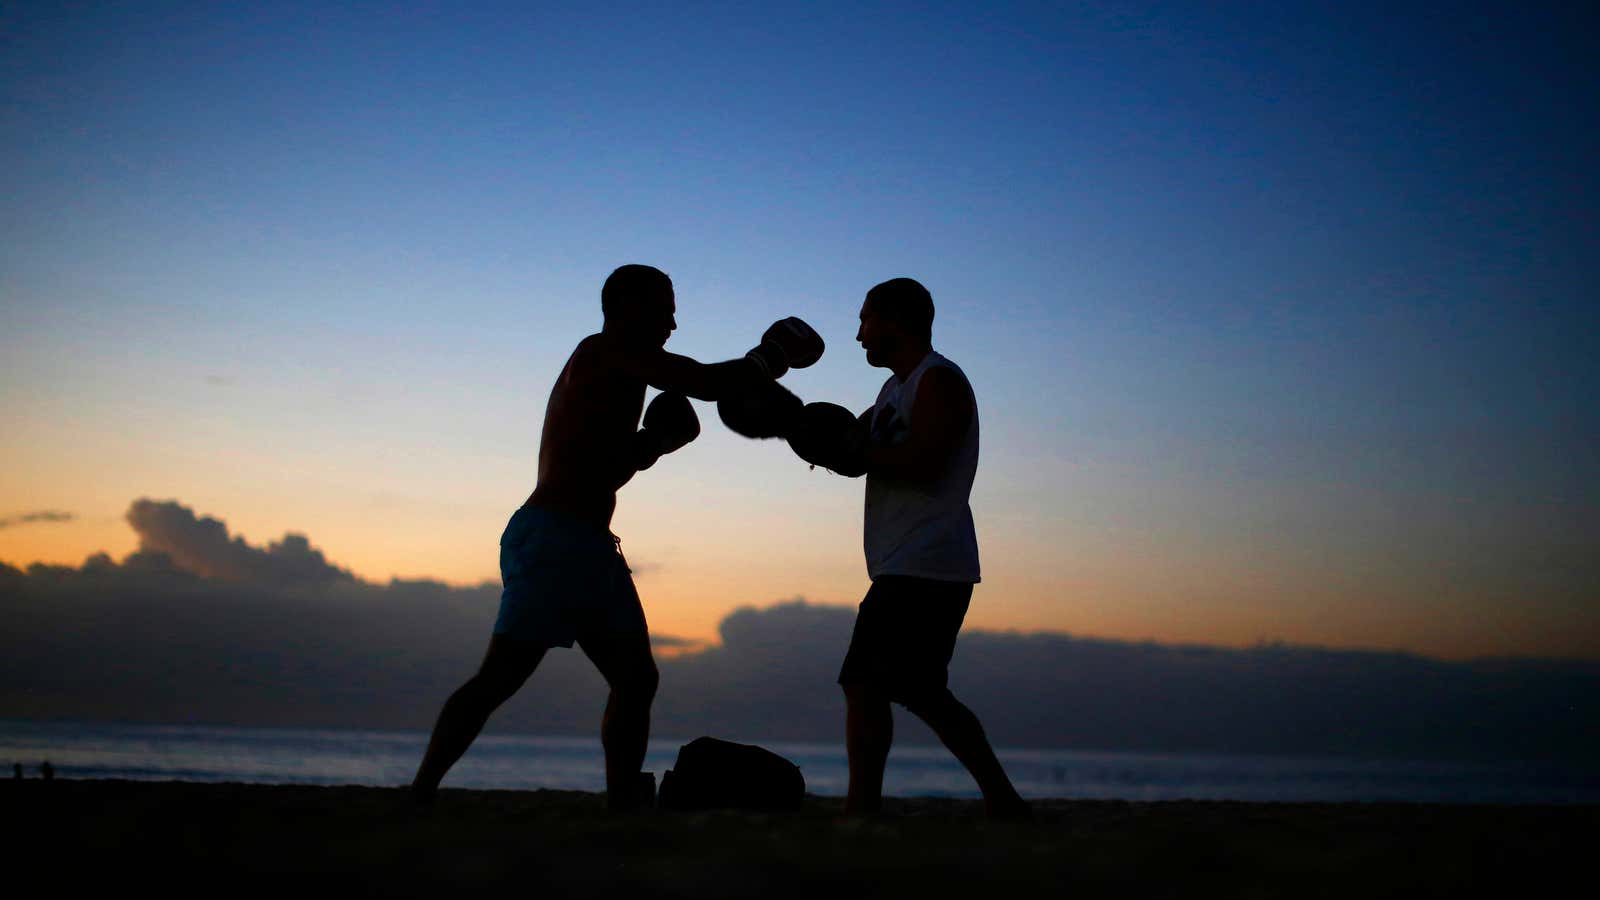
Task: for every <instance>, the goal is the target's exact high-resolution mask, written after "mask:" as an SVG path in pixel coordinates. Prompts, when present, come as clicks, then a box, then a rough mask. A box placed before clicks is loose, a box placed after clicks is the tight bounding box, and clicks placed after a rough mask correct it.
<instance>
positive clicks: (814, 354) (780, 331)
mask: <svg viewBox="0 0 1600 900" xmlns="http://www.w3.org/2000/svg"><path fill="white" fill-rule="evenodd" d="M824 349H826V345H825V344H823V342H822V335H820V334H817V332H816V331H815V330H814V329H813V328H812V327H811V326H810V325H807V324H806V323H805V322H802V321H800V320H799V319H797V318H795V317H794V316H790V317H789V318H787V319H779V320H778V321H776V322H773V323H772V325H771V327H769V328H768V329H767V330H766V332H765V333H763V334H762V335H761V343H760V344H758V345H756V347H755V349H753V350H751V351H750V352H749V353H746V354H745V358H747V359H751V360H754V361H755V363H756V365H758V366H760V367H761V371H763V372H765V373H766V374H767V375H768V376H769V377H771V378H782V377H783V375H784V373H785V372H787V371H789V370H790V369H804V368H805V367H806V366H809V365H812V364H814V363H815V362H816V361H817V360H819V359H821V358H822V351H823V350H824Z"/></svg>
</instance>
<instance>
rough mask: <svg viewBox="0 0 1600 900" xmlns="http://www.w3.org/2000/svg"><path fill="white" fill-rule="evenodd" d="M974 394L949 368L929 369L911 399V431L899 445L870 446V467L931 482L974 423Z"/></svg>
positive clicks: (876, 470)
mask: <svg viewBox="0 0 1600 900" xmlns="http://www.w3.org/2000/svg"><path fill="white" fill-rule="evenodd" d="M972 413H973V409H972V395H971V394H970V393H969V392H968V391H967V389H966V386H965V385H963V384H962V383H961V379H960V377H958V376H957V375H956V373H954V372H952V371H950V370H949V369H946V368H942V367H936V368H932V369H929V370H928V371H927V372H926V373H925V374H924V375H923V376H922V381H921V383H920V384H919V385H918V387H917V396H916V398H915V399H914V400H913V401H912V407H911V430H910V432H909V433H908V434H907V435H906V439H905V440H904V441H901V442H900V443H898V444H886V445H879V444H872V445H869V446H868V447H867V470H868V471H869V472H872V473H874V474H878V475H885V476H888V477H890V478H897V479H903V480H906V481H932V480H933V479H934V478H936V477H938V475H939V473H940V472H942V471H944V468H945V465H946V464H947V463H948V462H949V460H950V458H951V457H952V456H954V455H955V452H956V450H957V449H958V448H959V447H960V446H961V439H962V438H963V437H964V436H966V433H967V427H968V426H969V425H970V424H971V423H972Z"/></svg>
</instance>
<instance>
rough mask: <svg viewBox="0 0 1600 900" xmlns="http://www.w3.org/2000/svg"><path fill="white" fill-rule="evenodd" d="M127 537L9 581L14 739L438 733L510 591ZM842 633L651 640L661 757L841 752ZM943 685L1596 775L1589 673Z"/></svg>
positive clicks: (1001, 642) (528, 701)
mask: <svg viewBox="0 0 1600 900" xmlns="http://www.w3.org/2000/svg"><path fill="white" fill-rule="evenodd" d="M128 522H129V524H130V525H131V526H132V527H133V528H134V529H135V531H136V532H137V533H138V535H139V539H140V550H139V551H138V552H136V553H133V554H131V555H129V556H128V557H127V558H126V559H124V560H123V561H121V562H120V563H119V562H116V561H114V560H112V559H110V558H109V557H106V556H104V555H100V556H96V557H93V558H91V559H89V560H88V561H86V562H85V563H84V565H82V566H80V567H60V566H42V565H38V566H32V567H30V568H29V569H27V570H26V571H22V570H18V569H16V568H13V567H9V566H4V565H0V616H3V617H4V627H3V628H0V717H12V718H41V719H112V720H121V721H151V722H204V723H213V724H247V725H285V726H288V725H296V726H314V727H358V728H419V729H425V728H428V727H430V726H431V725H432V720H433V718H434V716H435V715H436V714H437V713H438V710H439V706H440V704H441V703H442V702H443V701H444V698H445V697H446V696H448V695H449V693H450V691H451V690H453V689H454V688H455V687H456V686H457V685H458V684H459V683H460V682H461V681H462V680H463V679H465V678H466V677H467V676H469V675H470V674H471V673H472V671H473V669H474V668H475V667H476V665H477V662H478V660H479V659H480V658H481V656H482V653H483V648H484V645H485V643H486V641H487V638H488V634H489V629H490V626H491V625H492V623H493V621H494V616H495V612H496V608H497V605H498V598H499V588H498V586H497V585H492V584H485V585H481V586H477V587H468V588H456V587H450V586H448V585H444V584H440V583H437V582H431V581H399V580H396V581H390V582H388V583H387V584H379V583H373V582H367V581H363V580H361V579H359V578H356V577H354V576H353V575H351V574H350V573H349V572H348V571H347V570H344V569H341V568H338V567H337V566H334V565H332V564H330V563H329V562H328V561H327V560H326V558H325V557H324V556H323V554H322V552H321V551H319V550H317V549H315V548H314V547H312V546H311V544H310V542H309V541H308V540H306V538H304V537H303V536H298V535H286V536H285V537H284V538H283V539H282V540H281V541H278V542H274V543H271V544H269V545H268V546H266V547H264V548H262V547H255V546H251V545H249V544H248V543H246V542H245V541H243V540H242V539H240V538H238V537H231V536H229V534H228V532H227V528H226V526H225V525H224V523H222V522H221V521H219V520H217V519H214V518H210V517H198V516H196V515H195V514H194V513H193V512H192V511H191V510H188V509H186V508H185V507H183V506H181V505H179V504H177V503H173V502H155V501H149V500H140V501H138V502H136V503H134V504H133V506H132V507H131V508H130V510H129V513H128ZM853 618H854V610H853V609H851V608H848V607H837V606H823V605H816V604H810V603H806V602H805V601H804V600H803V599H798V598H797V599H794V600H790V601H785V602H779V603H775V604H772V605H769V606H765V607H760V608H757V607H753V606H747V607H742V608H740V609H737V610H734V611H733V612H731V613H730V614H729V615H728V616H727V617H726V618H725V619H724V620H723V622H722V625H721V637H722V643H721V644H720V645H716V646H710V647H705V648H702V649H698V650H696V649H692V648H693V647H694V646H697V645H696V644H694V642H688V641H684V640H683V639H680V638H675V637H673V636H671V635H661V636H658V638H657V645H658V646H661V647H663V648H667V647H670V648H674V649H677V650H680V651H682V652H679V653H678V654H677V655H675V656H671V657H668V658H663V659H661V660H660V667H661V672H662V687H661V694H660V697H659V698H658V700H657V708H656V717H655V728H654V730H655V733H657V734H658V735H666V736H684V737H692V736H694V735H698V734H716V735H720V736H723V737H729V738H732V739H736V740H814V741H830V742H832V741H840V740H842V734H843V704H842V701H841V699H840V696H839V691H838V688H837V686H836V685H835V684H834V677H835V676H836V674H837V671H838V664H839V660H840V658H841V657H842V655H843V653H844V648H845V645H846V644H847V643H848V641H849V636H850V629H851V625H852V622H853ZM685 648H689V649H685ZM951 684H952V687H953V688H954V689H955V690H956V692H957V693H958V695H959V696H961V697H962V698H963V699H964V700H965V701H966V702H967V703H968V705H970V706H972V707H973V709H974V710H976V711H977V712H978V714H979V716H980V717H981V718H982V719H983V721H984V724H985V726H986V727H987V728H988V730H989V732H990V735H991V737H992V738H993V740H994V741H995V743H997V744H999V745H1003V746H1037V747H1070V748H1082V749H1121V750H1144V751H1154V752H1160V751H1211V752H1230V753H1295V754H1327V755H1363V756H1393V757H1411V758H1458V759H1486V758H1487V759H1532V760H1539V759H1568V760H1592V759H1595V758H1600V715H1597V713H1600V664H1593V663H1584V662H1570V661H1546V660H1483V661H1474V662H1443V661H1439V660H1433V659H1428V658H1424V657H1419V656H1414V655H1410V654H1403V653H1375V652H1360V651H1337V650H1327V649H1321V648H1313V647H1293V646H1263V647H1257V648H1251V649H1244V650H1238V649H1227V648H1217V647H1203V646H1173V645H1164V644H1156V643H1132V642H1124V641H1109V640H1097V639H1089V638H1080V637H1074V636H1071V635H1066V634H1027V635H1023V634H1012V633H999V632H988V631H981V630H973V631H967V632H963V634H962V637H961V642H960V646H959V647H958V649H957V652H956V659H955V662H954V664H953V665H952V667H951ZM604 703H605V686H604V683H603V682H602V681H601V679H600V678H599V676H598V675H597V674H595V672H594V671H593V669H592V668H591V667H590V666H589V664H588V662H587V661H586V660H585V659H584V658H583V656H582V654H581V653H577V652H562V651H556V652H552V653H551V654H550V655H549V656H548V657H547V661H546V663H545V664H544V665H542V666H541V668H540V670H539V672H537V673H536V674H535V675H534V677H533V679H532V680H531V681H530V682H529V684H528V686H527V687H526V688H524V690H523V691H522V693H521V694H520V695H518V696H517V697H516V698H514V699H513V700H512V701H511V703H509V704H507V706H506V707H505V708H504V709H502V710H501V711H500V713H499V714H497V716H496V718H495V719H494V720H493V721H492V723H491V728H492V729H495V730H500V731H518V732H531V733H543V734H588V733H591V732H593V731H594V729H595V728H596V727H597V724H598V721H599V715H600V711H601V709H602V708H603V706H604ZM897 719H898V722H899V723H900V724H899V728H900V735H901V739H902V740H908V741H918V742H931V741H932V740H933V738H932V736H931V734H929V733H928V732H927V731H926V729H924V728H922V727H921V726H920V724H918V723H915V722H914V721H913V719H912V717H911V716H909V715H906V714H905V713H903V712H901V713H899V714H897Z"/></svg>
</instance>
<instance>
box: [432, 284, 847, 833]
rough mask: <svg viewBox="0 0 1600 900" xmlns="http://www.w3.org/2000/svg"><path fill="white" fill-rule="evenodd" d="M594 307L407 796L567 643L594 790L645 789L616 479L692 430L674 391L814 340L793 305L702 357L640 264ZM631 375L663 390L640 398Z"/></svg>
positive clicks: (812, 347)
mask: <svg viewBox="0 0 1600 900" xmlns="http://www.w3.org/2000/svg"><path fill="white" fill-rule="evenodd" d="M600 308H601V312H602V315H603V318H604V324H603V326H602V328H601V330H600V331H599V333H597V334H591V335H589V336H588V337H585V338H584V339H583V340H581V341H579V342H578V346H577V348H576V349H575V350H573V352H572V355H571V357H570V358H569V359H568V360H567V364H566V367H565V368H563V369H562V371H561V374H560V375H559V376H558V377H557V378H556V383H555V387H554V389H553V390H552V391H551V393H550V400H549V404H548V405H547V406H546V409H545V417H544V430H543V434H542V435H541V437H540V442H539V469H538V484H537V486H536V487H535V488H534V490H533V494H532V495H531V496H529V497H528V499H527V501H526V502H525V503H524V504H523V505H522V506H521V507H520V508H519V509H518V510H517V511H516V512H515V513H514V514H513V515H512V516H511V520H510V522H509V523H508V524H507V525H506V529H505V532H504V534H502V535H501V538H500V575H501V580H502V581H503V583H504V590H503V592H502V594H501V598H500V614H499V618H498V619H497V620H496V622H495V625H494V633H493V635H492V636H491V637H490V639H489V648H488V652H487V653H486V655H485V656H484V659H483V662H482V664H481V665H480V666H479V669H478V672H477V674H476V675H474V676H473V677H472V678H471V679H469V680H468V681H467V682H466V684H464V685H462V686H461V687H460V688H459V689H458V690H457V691H456V692H455V693H454V694H452V695H451V696H450V699H449V700H448V701H446V702H445V705H444V709H443V711H441V712H440V714H439V720H438V723H437V724H436V725H435V726H434V729H433V735H432V737H431V739H430V740H429V742H428V749H427V752H426V753H425V754H424V756H423V758H422V764H421V766H420V767H419V768H418V770H417V775H416V778H415V779H414V780H413V782H412V786H411V787H412V792H413V796H414V797H416V798H417V800H418V801H420V802H429V801H431V800H432V799H433V797H434V796H435V794H436V792H437V790H438V787H439V782H440V780H442V779H443V778H444V775H445V773H446V772H447V771H449V769H450V767H451V766H452V765H454V764H455V762H456V760H458V759H460V758H461V755H462V754H463V753H465V752H466V750H467V748H468V747H469V746H470V745H471V744H472V741H473V740H474V739H475V738H476V737H477V735H478V733H479V731H481V730H482V728H483V725H484V723H485V722H486V721H487V720H488V718H489V715H490V714H491V713H492V712H494V710H495V709H497V708H498V707H499V706H500V705H501V704H502V703H504V702H505V701H506V700H508V699H509V698H510V697H511V696H512V694H514V693H516V691H517V689H518V688H520V687H521V686H522V684H523V682H525V681H526V680H527V678H528V676H529V675H531V674H533V671H534V669H535V668H536V667H537V666H538V665H539V662H540V660H542V659H543V658H544V654H545V651H547V650H548V649H550V648H551V647H571V646H572V645H573V644H574V643H576V644H577V645H578V646H579V647H580V648H582V650H583V652H584V654H585V655H587V656H588V657H589V659H590V661H591V662H593V663H594V665H595V668H597V669H599V670H600V674H601V675H603V676H604V677H605V679H606V683H607V684H608V685H609V686H610V697H609V698H608V699H607V701H606V708H605V713H604V716H603V718H602V719H601V725H600V741H601V745H602V746H603V748H604V750H605V759H606V798H607V804H608V805H609V806H610V807H611V808H612V809H618V810H623V809H631V808H635V807H638V806H642V805H648V804H649V803H651V802H652V799H653V797H652V794H653V788H652V787H651V785H652V783H653V782H652V781H651V779H650V776H648V775H647V774H645V773H641V772H640V771H639V769H640V766H641V765H642V764H643V762H644V756H645V749H646V745H647V743H648V740H649V731H650V706H651V703H652V701H653V700H654V698H655V693H656V685H657V681H658V674H657V671H656V664H655V659H654V657H653V656H652V655H651V651H650V633H649V630H648V628H647V626H646V624H645V616H644V609H643V607H642V606H641V605H640V602H639V595H638V592H637V591H636V590H635V589H634V585H633V579H632V577H631V574H630V570H629V569H628V566H627V563H626V561H625V560H624V559H623V557H622V542H621V539H620V538H618V537H616V536H615V535H613V534H612V533H611V517H612V513H613V511H614V510H615V509H616V505H617V490H618V489H619V488H621V487H622V486H623V485H624V484H627V483H628V481H629V480H630V479H631V478H633V476H634V474H635V473H637V472H642V471H644V470H645V469H648V468H650V467H651V466H652V465H654V464H655V462H656V461H657V460H658V459H659V458H660V457H662V456H664V455H666V454H668V453H672V452H673V451H675V450H678V449H680V448H682V447H684V446H685V445H687V444H688V443H689V442H690V441H693V440H694V439H695V438H696V437H697V436H698V435H699V433H700V424H699V421H698V419H697V418H696V416H695V413H694V408H693V406H692V405H691V404H690V403H689V401H688V399H686V397H694V398H697V399H701V400H719V399H723V398H727V397H732V396H735V395H738V394H741V393H744V392H748V391H752V390H760V389H761V388H762V387H763V386H765V385H770V384H771V382H772V380H773V379H775V378H778V377H780V376H782V375H783V374H784V372H786V371H788V369H789V368H791V367H793V368H800V367H804V366H808V365H811V364H812V363H814V362H816V361H817V359H818V358H819V357H820V356H821V355H822V350H823V344H822V339H821V338H820V337H818V336H817V334H816V332H814V331H812V330H811V328H810V327H809V326H807V325H806V324H805V323H804V322H801V321H800V320H799V319H795V318H788V319H783V320H780V321H779V322H777V323H775V324H774V325H773V326H772V327H771V328H769V329H767V331H766V333H765V334H763V335H762V338H761V341H760V343H759V344H758V345H757V346H756V348H755V349H753V350H751V351H750V352H749V353H747V354H745V356H744V357H743V358H740V359H733V360H729V361H726V362H720V363H714V364H704V363H700V362H697V361H695V360H693V359H690V358H689V357H686V356H679V355H676V354H673V353H668V352H667V351H666V350H665V349H663V347H664V345H665V344H666V342H667V338H668V337H670V336H671V334H672V332H673V331H674V330H675V329H676V328H677V322H676V320H675V319H674V313H675V312H676V310H677V307H676V303H675V297H674V294H673V289H672V281H671V279H669V278H668V277H667V276H666V274H664V273H663V272H661V271H660V270H658V269H655V268H652V267H650V266H641V265H627V266H622V267H621V268H619V269H617V270H616V271H614V272H612V273H611V275H610V277H608V278H607V279H606V282H605V285H604V286H603V287H602V288H601V291H600ZM646 385H648V386H651V387H655V388H658V389H659V390H661V391H662V393H661V394H660V395H658V396H657V397H656V398H655V399H654V400H652V401H651V403H650V406H649V407H648V408H645V405H644V396H645V387H646ZM641 410H642V411H643V413H644V418H643V423H642V424H643V427H642V428H640V427H639V426H640V424H641V422H640V412H641Z"/></svg>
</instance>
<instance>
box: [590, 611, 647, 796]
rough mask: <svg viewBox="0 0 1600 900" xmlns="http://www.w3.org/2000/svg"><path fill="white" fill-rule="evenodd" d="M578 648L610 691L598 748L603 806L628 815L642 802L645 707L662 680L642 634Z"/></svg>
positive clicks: (645, 730) (598, 640)
mask: <svg viewBox="0 0 1600 900" xmlns="http://www.w3.org/2000/svg"><path fill="white" fill-rule="evenodd" d="M578 643H579V646H581V647H582V648H583V652H584V653H585V654H587V655H588V657H589V659H590V660H591V661H592V662H593V663H594V665H595V668H597V669H599V670H600V674H601V675H603V676H605V679H606V683H607V684H608V685H610V686H611V695H610V696H609V697H607V698H606V711H605V715H604V716H603V717H602V718H601V720H600V746H601V747H603V748H604V749H605V753H606V803H607V805H608V806H610V807H611V808H612V809H616V810H622V809H633V808H635V807H637V806H640V805H642V804H643V803H645V802H646V800H645V798H644V797H643V796H641V789H640V781H639V771H640V769H642V768H643V767H644V755H645V751H646V749H648V747H649V744H650V705H651V703H653V702H654V701H655V697H656V687H657V686H658V685H659V683H660V680H661V676H660V673H659V672H658V671H657V669H656V661H655V657H654V656H652V655H651V653H650V634H649V632H648V631H644V630H642V629H641V630H640V631H639V632H637V633H630V634H627V635H623V636H615V635H613V636H607V637H604V638H588V639H585V640H580V641H579V642H578Z"/></svg>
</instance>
